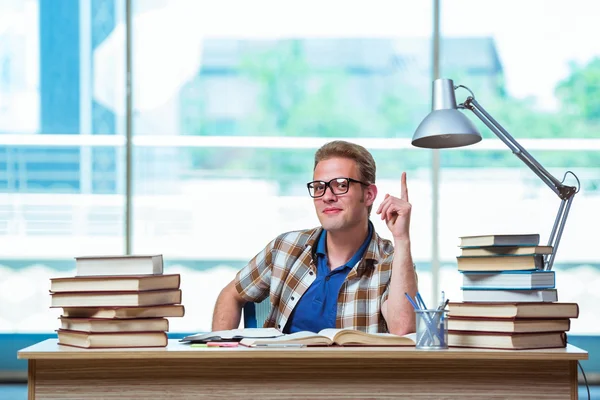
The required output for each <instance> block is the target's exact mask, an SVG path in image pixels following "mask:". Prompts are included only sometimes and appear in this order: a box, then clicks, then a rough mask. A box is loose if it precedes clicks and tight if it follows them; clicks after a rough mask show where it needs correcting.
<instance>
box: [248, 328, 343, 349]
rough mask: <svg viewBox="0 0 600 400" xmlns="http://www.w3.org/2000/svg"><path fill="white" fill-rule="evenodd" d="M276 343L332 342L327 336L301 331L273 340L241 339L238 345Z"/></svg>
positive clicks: (326, 343) (327, 343)
mask: <svg viewBox="0 0 600 400" xmlns="http://www.w3.org/2000/svg"><path fill="white" fill-rule="evenodd" d="M278 343H300V344H324V345H329V344H331V343H332V340H331V339H330V338H328V337H327V336H323V335H320V334H317V333H313V332H309V331H301V332H296V333H290V334H287V335H282V336H279V337H275V338H268V339H252V338H247V339H242V340H241V341H240V344H241V345H243V346H257V345H268V344H278Z"/></svg>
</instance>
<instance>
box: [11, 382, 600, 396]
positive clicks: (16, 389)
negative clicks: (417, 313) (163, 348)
mask: <svg viewBox="0 0 600 400" xmlns="http://www.w3.org/2000/svg"><path fill="white" fill-rule="evenodd" d="M590 395H591V400H600V386H590ZM579 398H580V399H581V400H585V399H587V390H586V388H585V386H579ZM0 399H2V400H26V399H27V385H26V384H0Z"/></svg>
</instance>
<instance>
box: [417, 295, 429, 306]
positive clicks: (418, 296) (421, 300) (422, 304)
mask: <svg viewBox="0 0 600 400" xmlns="http://www.w3.org/2000/svg"><path fill="white" fill-rule="evenodd" d="M417 301H418V302H419V303H420V304H421V306H422V307H423V310H427V306H426V305H425V301H423V298H422V297H421V293H419V292H417Z"/></svg>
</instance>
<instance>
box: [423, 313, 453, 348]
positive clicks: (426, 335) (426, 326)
mask: <svg viewBox="0 0 600 400" xmlns="http://www.w3.org/2000/svg"><path fill="white" fill-rule="evenodd" d="M415 316H416V319H417V343H416V348H417V349H421V350H442V349H447V348H448V311H447V310H415Z"/></svg>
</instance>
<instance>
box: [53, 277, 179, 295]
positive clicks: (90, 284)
mask: <svg viewBox="0 0 600 400" xmlns="http://www.w3.org/2000/svg"><path fill="white" fill-rule="evenodd" d="M180 281H181V278H180V276H179V274H172V275H141V276H76V277H68V278H52V279H50V291H51V292H54V293H58V292H108V291H146V290H161V289H162V290H165V289H179V284H180Z"/></svg>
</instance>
